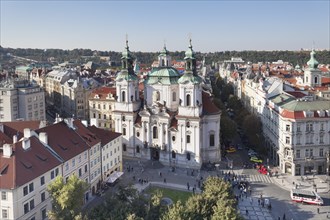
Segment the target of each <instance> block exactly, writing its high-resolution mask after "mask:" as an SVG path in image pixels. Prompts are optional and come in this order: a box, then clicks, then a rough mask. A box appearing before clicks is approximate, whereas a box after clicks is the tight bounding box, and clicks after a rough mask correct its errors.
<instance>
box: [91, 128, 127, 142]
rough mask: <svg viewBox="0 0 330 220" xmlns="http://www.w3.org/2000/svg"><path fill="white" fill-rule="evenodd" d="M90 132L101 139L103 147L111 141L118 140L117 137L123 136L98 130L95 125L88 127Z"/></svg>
mask: <svg viewBox="0 0 330 220" xmlns="http://www.w3.org/2000/svg"><path fill="white" fill-rule="evenodd" d="M87 128H88V130H90V131H91V132H93V133H94V134H95V135H96V136H97V137H98V138H99V139H101V144H102V146H104V145H106V144H107V143H109V142H110V141H112V140H114V139H116V138H117V137H119V136H121V133H117V132H113V131H108V130H105V129H101V128H97V127H95V126H94V125H93V126H88V127H87Z"/></svg>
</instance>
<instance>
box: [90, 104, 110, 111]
mask: <svg viewBox="0 0 330 220" xmlns="http://www.w3.org/2000/svg"><path fill="white" fill-rule="evenodd" d="M93 109H96V104H95V103H93ZM97 109H99V110H101V104H98V105H97ZM103 109H104V110H107V105H106V104H103ZM111 109H112V107H111V105H108V110H111Z"/></svg>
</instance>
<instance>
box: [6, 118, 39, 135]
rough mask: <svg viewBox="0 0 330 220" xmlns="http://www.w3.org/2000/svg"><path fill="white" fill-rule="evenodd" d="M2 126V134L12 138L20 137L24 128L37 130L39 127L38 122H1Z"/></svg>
mask: <svg viewBox="0 0 330 220" xmlns="http://www.w3.org/2000/svg"><path fill="white" fill-rule="evenodd" d="M1 123H2V124H3V125H4V133H5V134H6V135H7V136H8V137H9V138H12V137H13V136H14V135H17V138H18V139H19V137H22V136H23V134H24V129H25V128H30V129H31V130H35V129H38V128H39V127H40V121H11V122H1Z"/></svg>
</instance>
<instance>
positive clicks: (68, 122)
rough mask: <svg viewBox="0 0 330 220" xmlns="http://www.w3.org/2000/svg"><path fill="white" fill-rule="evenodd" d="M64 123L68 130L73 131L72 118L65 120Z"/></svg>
mask: <svg viewBox="0 0 330 220" xmlns="http://www.w3.org/2000/svg"><path fill="white" fill-rule="evenodd" d="M64 121H65V123H66V124H67V125H68V127H69V128H72V129H75V127H74V125H73V118H67V119H65V120H64Z"/></svg>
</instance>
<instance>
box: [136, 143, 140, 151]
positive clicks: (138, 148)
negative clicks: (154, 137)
mask: <svg viewBox="0 0 330 220" xmlns="http://www.w3.org/2000/svg"><path fill="white" fill-rule="evenodd" d="M136 153H140V146H139V145H136Z"/></svg>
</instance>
